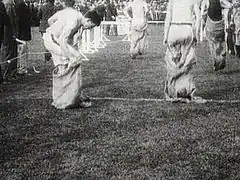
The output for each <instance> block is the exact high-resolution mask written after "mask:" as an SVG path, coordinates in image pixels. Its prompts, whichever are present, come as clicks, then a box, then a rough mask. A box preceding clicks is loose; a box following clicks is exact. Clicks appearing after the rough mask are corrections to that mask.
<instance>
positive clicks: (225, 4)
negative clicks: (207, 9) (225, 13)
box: [220, 0, 232, 9]
mask: <svg viewBox="0 0 240 180" xmlns="http://www.w3.org/2000/svg"><path fill="white" fill-rule="evenodd" d="M220 2H221V6H222V7H223V8H224V9H231V8H232V3H230V2H228V1H227V0H220Z"/></svg>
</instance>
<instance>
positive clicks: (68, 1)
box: [61, 0, 75, 7]
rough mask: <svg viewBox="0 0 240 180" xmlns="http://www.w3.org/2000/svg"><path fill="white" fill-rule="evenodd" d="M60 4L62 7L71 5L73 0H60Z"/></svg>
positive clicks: (73, 2)
mask: <svg viewBox="0 0 240 180" xmlns="http://www.w3.org/2000/svg"><path fill="white" fill-rule="evenodd" d="M61 4H62V6H63V7H73V6H74V4H75V0H61Z"/></svg>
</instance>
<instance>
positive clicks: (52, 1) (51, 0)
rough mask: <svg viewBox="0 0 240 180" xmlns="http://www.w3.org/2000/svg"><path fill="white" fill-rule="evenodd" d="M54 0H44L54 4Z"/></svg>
mask: <svg viewBox="0 0 240 180" xmlns="http://www.w3.org/2000/svg"><path fill="white" fill-rule="evenodd" d="M54 1H55V0H46V2H49V3H51V4H54Z"/></svg>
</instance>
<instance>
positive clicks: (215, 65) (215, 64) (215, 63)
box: [213, 61, 220, 71]
mask: <svg viewBox="0 0 240 180" xmlns="http://www.w3.org/2000/svg"><path fill="white" fill-rule="evenodd" d="M213 66H214V67H213V69H214V71H218V70H219V69H220V67H219V66H220V65H219V62H216V61H215V62H214V64H213Z"/></svg>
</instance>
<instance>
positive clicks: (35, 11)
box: [31, 3, 40, 27]
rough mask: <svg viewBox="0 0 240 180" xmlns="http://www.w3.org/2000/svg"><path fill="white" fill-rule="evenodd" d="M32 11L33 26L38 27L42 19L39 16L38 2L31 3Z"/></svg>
mask: <svg viewBox="0 0 240 180" xmlns="http://www.w3.org/2000/svg"><path fill="white" fill-rule="evenodd" d="M31 13H32V26H33V27H38V26H39V24H40V19H39V17H38V14H39V11H38V4H37V3H31Z"/></svg>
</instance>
